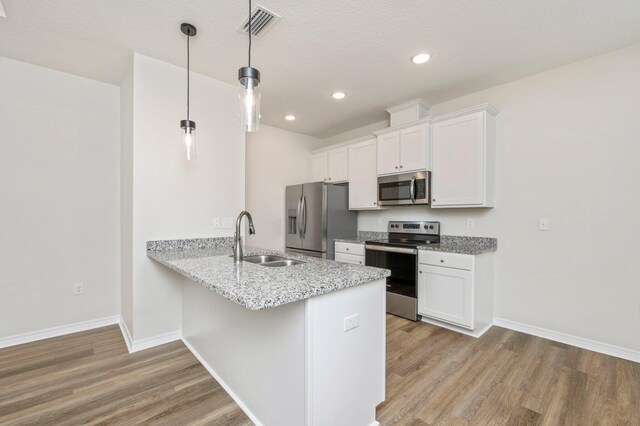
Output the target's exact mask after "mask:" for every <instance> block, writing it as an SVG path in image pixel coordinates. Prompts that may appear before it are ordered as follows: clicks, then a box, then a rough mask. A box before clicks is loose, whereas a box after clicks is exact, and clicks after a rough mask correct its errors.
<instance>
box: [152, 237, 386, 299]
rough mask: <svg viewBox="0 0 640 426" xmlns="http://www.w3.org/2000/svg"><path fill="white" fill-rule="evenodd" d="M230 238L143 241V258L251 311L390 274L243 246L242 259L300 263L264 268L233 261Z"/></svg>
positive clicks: (380, 270)
mask: <svg viewBox="0 0 640 426" xmlns="http://www.w3.org/2000/svg"><path fill="white" fill-rule="evenodd" d="M231 247H232V241H231V239H230V238H207V239H193V240H171V241H149V242H147V256H148V257H149V258H151V259H153V260H155V261H157V262H159V263H161V264H163V265H164V266H167V267H168V268H171V269H173V270H174V271H176V272H178V273H180V274H181V275H184V276H185V277H187V278H189V279H191V280H192V281H195V282H197V283H200V284H202V285H204V286H205V287H208V288H209V289H211V290H212V291H214V292H216V293H218V294H219V295H221V296H223V297H226V298H227V299H229V300H231V301H233V302H235V303H237V304H239V305H241V306H243V307H245V308H247V309H251V310H259V309H266V308H273V307H276V306H280V305H284V304H285V303H291V302H297V301H299V300H304V299H308V298H310V297H314V296H319V295H322V294H326V293H331V292H333V291H337V290H341V289H344V288H348V287H354V286H357V285H360V284H365V283H368V282H371V281H375V280H379V279H382V278H385V277H387V276H389V275H390V272H389V271H388V270H386V269H379V268H372V267H368V266H361V265H352V264H347V263H339V262H335V261H332V260H324V259H317V258H313V257H307V256H301V255H299V254H294V253H283V252H278V251H273V250H265V249H259V248H254V247H245V249H244V255H245V256H251V255H256V254H274V255H277V256H282V257H287V258H290V259H297V260H301V261H303V262H306V263H303V264H299V265H292V266H284V267H275V268H274V267H268V266H261V265H257V264H254V263H249V262H243V263H242V264H241V265H239V266H236V265H235V264H234V262H233V258H232V257H231V254H232V249H231Z"/></svg>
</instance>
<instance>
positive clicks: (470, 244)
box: [418, 235, 498, 255]
mask: <svg viewBox="0 0 640 426" xmlns="http://www.w3.org/2000/svg"><path fill="white" fill-rule="evenodd" d="M497 249H498V240H497V239H496V238H485V237H455V236H451V235H443V236H442V237H440V242H439V243H438V244H429V245H423V246H418V250H429V251H442V252H446V253H459V254H473V255H476V254H482V253H486V252H490V251H496V250H497Z"/></svg>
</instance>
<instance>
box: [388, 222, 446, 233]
mask: <svg viewBox="0 0 640 426" xmlns="http://www.w3.org/2000/svg"><path fill="white" fill-rule="evenodd" d="M388 228H389V233H394V234H426V235H440V222H429V221H413V222H389V227H388Z"/></svg>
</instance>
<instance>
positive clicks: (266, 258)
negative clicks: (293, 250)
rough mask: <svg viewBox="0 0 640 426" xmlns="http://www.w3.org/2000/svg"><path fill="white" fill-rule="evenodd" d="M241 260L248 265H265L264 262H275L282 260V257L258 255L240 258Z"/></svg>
mask: <svg viewBox="0 0 640 426" xmlns="http://www.w3.org/2000/svg"><path fill="white" fill-rule="evenodd" d="M242 260H244V261H245V262H250V263H266V262H273V261H275V260H284V257H282V256H274V255H272V254H260V255H256V256H245V257H243V258H242Z"/></svg>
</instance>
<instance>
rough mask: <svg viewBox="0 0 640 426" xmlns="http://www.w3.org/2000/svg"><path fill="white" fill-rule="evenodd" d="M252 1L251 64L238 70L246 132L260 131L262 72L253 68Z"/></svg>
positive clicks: (250, 14) (250, 15) (243, 126)
mask: <svg viewBox="0 0 640 426" xmlns="http://www.w3.org/2000/svg"><path fill="white" fill-rule="evenodd" d="M252 18H253V16H252V10H251V0H249V62H248V64H247V66H246V67H242V68H240V69H239V70H238V83H240V84H239V89H240V120H241V121H240V122H241V126H242V129H243V130H244V131H246V132H257V131H258V130H259V129H260V89H259V87H258V86H260V71H258V70H257V69H255V68H252V67H251V21H252Z"/></svg>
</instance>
